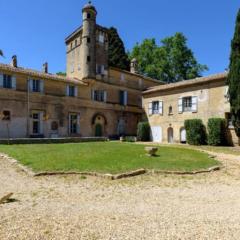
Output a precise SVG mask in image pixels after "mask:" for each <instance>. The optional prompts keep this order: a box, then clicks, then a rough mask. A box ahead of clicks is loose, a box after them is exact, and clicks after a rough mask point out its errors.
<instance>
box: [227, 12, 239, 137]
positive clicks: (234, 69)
mask: <svg viewBox="0 0 240 240" xmlns="http://www.w3.org/2000/svg"><path fill="white" fill-rule="evenodd" d="M229 69H230V70H229V75H228V85H229V98H230V104H231V113H232V117H233V125H234V127H235V131H236V134H237V136H238V137H240V10H239V12H238V15H237V20H236V28H235V34H234V37H233V40H232V51H231V56H230V67H229Z"/></svg>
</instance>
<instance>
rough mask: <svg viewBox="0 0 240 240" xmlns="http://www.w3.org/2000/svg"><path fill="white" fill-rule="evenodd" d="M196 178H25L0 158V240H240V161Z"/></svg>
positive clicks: (227, 160) (228, 159) (227, 161)
mask: <svg viewBox="0 0 240 240" xmlns="http://www.w3.org/2000/svg"><path fill="white" fill-rule="evenodd" d="M215 155H218V158H219V159H220V160H221V161H222V162H223V164H224V165H225V166H226V168H225V169H224V170H221V171H219V172H214V173H210V174H202V175H197V176H139V177H134V178H131V179H124V180H119V181H109V180H103V179H98V178H93V177H88V178H87V179H82V178H81V177H80V176H67V177H56V176H55V177H40V178H32V177H28V176H26V174H25V173H23V172H21V171H20V170H19V169H18V168H17V167H16V166H15V165H14V164H13V163H10V162H9V161H7V160H3V159H0V182H1V185H0V197H1V196H3V195H4V194H6V193H9V192H14V198H15V201H12V202H10V203H7V204H3V205H0V239H1V240H5V239H14V240H15V239H18V240H23V239H29V240H38V239H39V240H45V239H51V240H52V239H54V240H55V239H56V240H62V239H64V240H65V239H74V240H75V239H87V240H95V239H104V240H106V239H109V240H110V239H112V240H114V239H119V240H125V239H131V240H132V239H138V240H141V239H144V240H145V239H157V240H159V239H164V240H165V239H174V240H175V239H201V240H202V239H211V240H213V239H221V240H222V239H228V240H229V239H240V159H239V157H237V156H231V155H225V154H216V153H215Z"/></svg>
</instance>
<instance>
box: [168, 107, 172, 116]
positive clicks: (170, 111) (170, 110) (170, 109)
mask: <svg viewBox="0 0 240 240" xmlns="http://www.w3.org/2000/svg"><path fill="white" fill-rule="evenodd" d="M168 115H173V107H172V106H170V107H169V108H168Z"/></svg>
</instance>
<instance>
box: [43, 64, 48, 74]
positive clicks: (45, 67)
mask: <svg viewBox="0 0 240 240" xmlns="http://www.w3.org/2000/svg"><path fill="white" fill-rule="evenodd" d="M42 71H43V72H44V73H48V63H47V62H45V63H44V64H43V67H42Z"/></svg>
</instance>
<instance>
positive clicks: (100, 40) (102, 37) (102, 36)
mask: <svg viewBox="0 0 240 240" xmlns="http://www.w3.org/2000/svg"><path fill="white" fill-rule="evenodd" d="M98 40H99V42H100V43H104V35H103V34H102V33H100V34H99V37H98Z"/></svg>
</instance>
